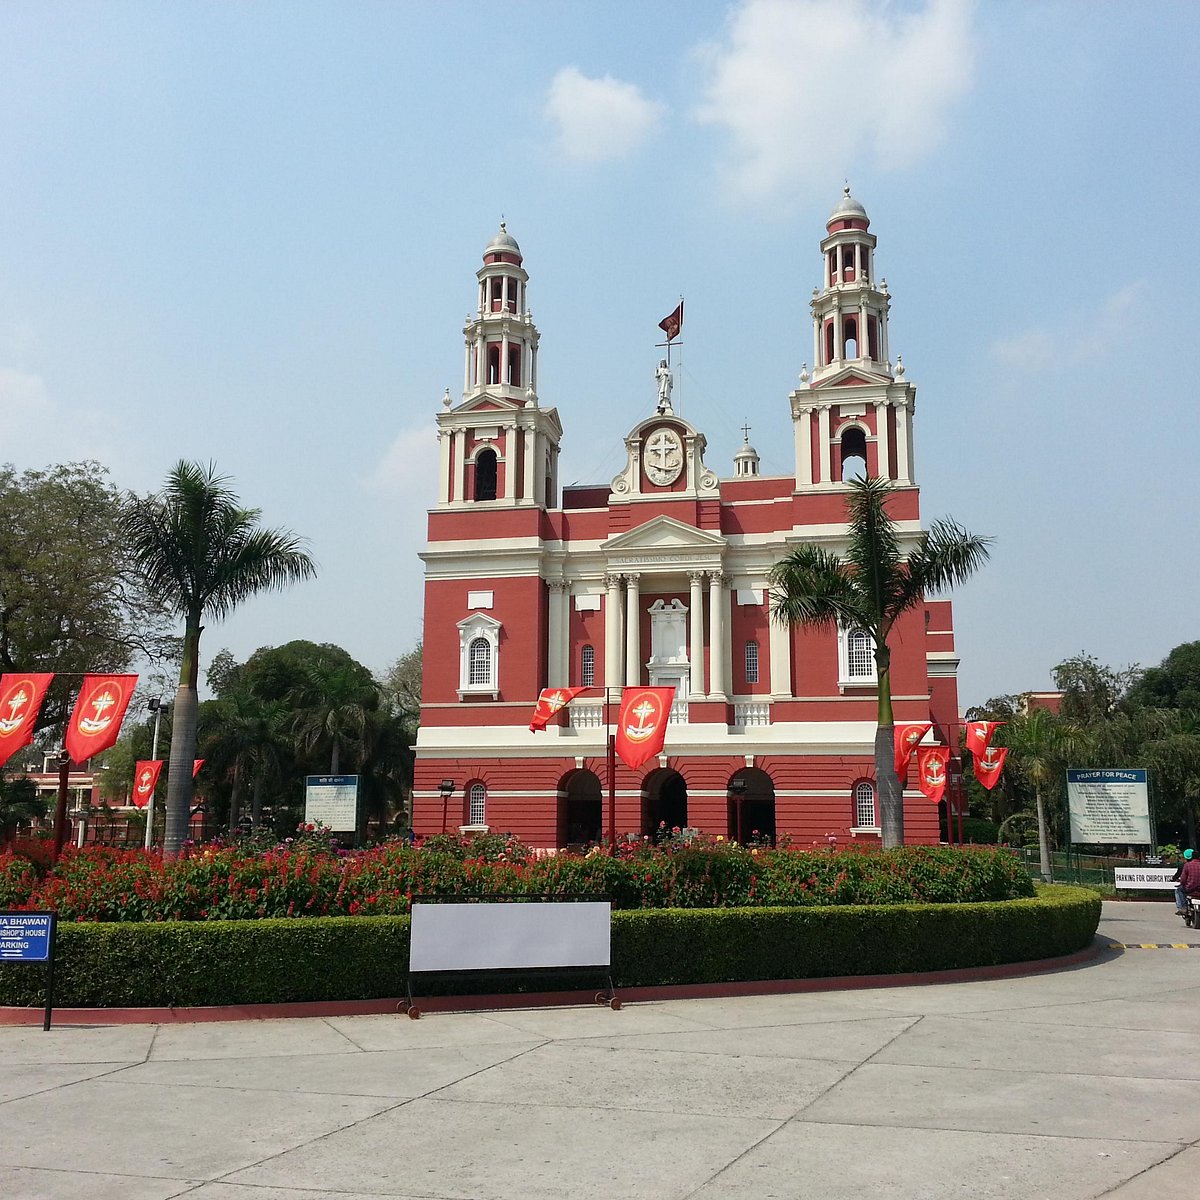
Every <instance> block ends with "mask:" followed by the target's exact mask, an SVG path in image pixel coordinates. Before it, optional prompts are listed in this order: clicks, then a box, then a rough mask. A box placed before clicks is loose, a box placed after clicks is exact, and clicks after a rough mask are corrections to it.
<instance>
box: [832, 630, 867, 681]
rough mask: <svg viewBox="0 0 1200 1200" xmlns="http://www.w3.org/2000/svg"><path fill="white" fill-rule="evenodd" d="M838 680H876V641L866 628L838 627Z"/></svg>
mask: <svg viewBox="0 0 1200 1200" xmlns="http://www.w3.org/2000/svg"><path fill="white" fill-rule="evenodd" d="M838 682H839V683H841V684H843V685H845V684H856V683H857V684H864V683H865V684H870V683H875V682H876V676H875V643H874V642H873V641H872V640H871V635H870V634H869V633H867V631H866V630H865V629H843V628H841V627H839V628H838Z"/></svg>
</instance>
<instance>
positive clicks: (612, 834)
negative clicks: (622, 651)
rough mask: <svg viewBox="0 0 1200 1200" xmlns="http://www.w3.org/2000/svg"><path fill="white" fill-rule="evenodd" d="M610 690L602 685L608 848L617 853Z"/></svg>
mask: <svg viewBox="0 0 1200 1200" xmlns="http://www.w3.org/2000/svg"><path fill="white" fill-rule="evenodd" d="M609 693H610V688H609V686H608V684H605V685H604V731H605V733H606V734H607V735H608V847H609V854H611V855H615V854H616V853H617V739H616V735H615V734H614V733H613V728H612V701H611V699H610V696H609Z"/></svg>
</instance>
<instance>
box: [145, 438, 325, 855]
mask: <svg viewBox="0 0 1200 1200" xmlns="http://www.w3.org/2000/svg"><path fill="white" fill-rule="evenodd" d="M260 515H261V510H259V509H257V508H243V507H242V506H241V504H240V502H239V500H238V497H237V496H236V495H235V494H234V492H233V491H232V490H231V489H230V487H229V486H228V480H227V479H226V477H224V476H221V475H218V474H217V473H216V467H215V465H214V464H212V463H209V465H208V466H207V467H205V466H203V465H201V464H200V463H192V462H183V461H181V462H178V463H176V465H175V466H174V467H173V468H172V469H171V472H170V474H169V475H168V476H167V480H166V483H165V484H164V485H163V489H162V491H161V492H158V493H157V494H156V495H153V496H150V497H147V498H146V499H144V500H135V501H133V502H132V503H131V504H130V506H129V508H128V509H127V510H126V512H125V514H124V515H123V517H122V529H123V532H124V535H125V538H126V539H127V541H128V543H129V546H130V549H131V551H132V552H133V556H134V560H135V562H136V563H137V566H138V568H139V569H140V570H141V572H142V574H143V575H144V576H145V579H146V582H147V583H148V584H149V587H150V590H151V593H152V594H153V595H156V596H158V597H160V598H161V599H162V600H163V602H164V603H166V604H167V605H169V606H170V607H171V608H172V609H173V610H174V611H175V612H176V613H178V614H179V615H180V616H182V617H183V621H184V629H183V661H182V663H181V665H180V670H179V688H178V690H177V691H176V693H175V704H174V708H173V716H174V724H173V726H172V729H171V760H170V777H169V779H168V782H167V804H166V813H167V830H166V836H165V838H164V841H163V853H164V855H165V856H166V857H168V858H173V857H175V855H177V854H178V853H179V849H180V847H181V846H182V844H183V840H184V838H185V837H186V836H187V826H188V816H189V810H190V806H191V799H192V760H193V759H194V758H195V754H196V709H197V704H198V697H197V691H196V687H197V682H198V679H199V670H200V634H201V632H202V630H203V628H204V625H203V622H204V621H205V620H206V619H208V620H221V619H222V618H223V617H227V616H228V615H229V614H230V613H231V612H232V611H233V610H234V609H235V608H237V606H238V605H239V604H241V603H242V601H244V600H247V599H249V597H251V596H253V595H254V594H255V593H256V592H261V591H268V590H273V589H276V588H282V587H284V586H285V585H287V584H289V583H294V582H296V581H298V580H301V579H308V578H310V577H311V576H313V575H315V574H316V565H315V564H314V562H313V560H312V559H311V558H310V557H309V555H308V553H307V551H305V550H304V549H303V543H302V542H301V540H300V539H299V538H298V537H296V535H295V534H293V533H291V532H290V531H288V530H276V529H263V528H261V527H260V526H259V524H258V519H259V517H260Z"/></svg>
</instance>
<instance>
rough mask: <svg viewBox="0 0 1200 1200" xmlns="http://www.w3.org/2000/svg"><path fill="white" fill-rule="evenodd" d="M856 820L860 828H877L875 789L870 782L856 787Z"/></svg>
mask: <svg viewBox="0 0 1200 1200" xmlns="http://www.w3.org/2000/svg"><path fill="white" fill-rule="evenodd" d="M854 820H855V821H856V823H857V824H858V827H859V828H860V829H874V828H875V789H874V788H873V787H872V786H871V785H870V784H869V783H860V784H859V785H858V787H856V788H855V789H854Z"/></svg>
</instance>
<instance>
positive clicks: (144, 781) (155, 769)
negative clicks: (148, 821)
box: [133, 758, 162, 808]
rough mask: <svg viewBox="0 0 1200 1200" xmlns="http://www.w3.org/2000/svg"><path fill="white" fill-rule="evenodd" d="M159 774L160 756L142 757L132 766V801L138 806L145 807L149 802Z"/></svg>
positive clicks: (160, 771) (160, 766)
mask: <svg viewBox="0 0 1200 1200" xmlns="http://www.w3.org/2000/svg"><path fill="white" fill-rule="evenodd" d="M161 774H162V759H161V758H149V759H142V760H141V761H140V762H138V764H137V765H136V766H135V767H134V768H133V803H134V804H135V805H136V806H137V807H138V808H145V807H146V805H147V804H149V803H150V797H151V796H153V795H154V789H155V788H156V787H157V786H158V777H159V775H161Z"/></svg>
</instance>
